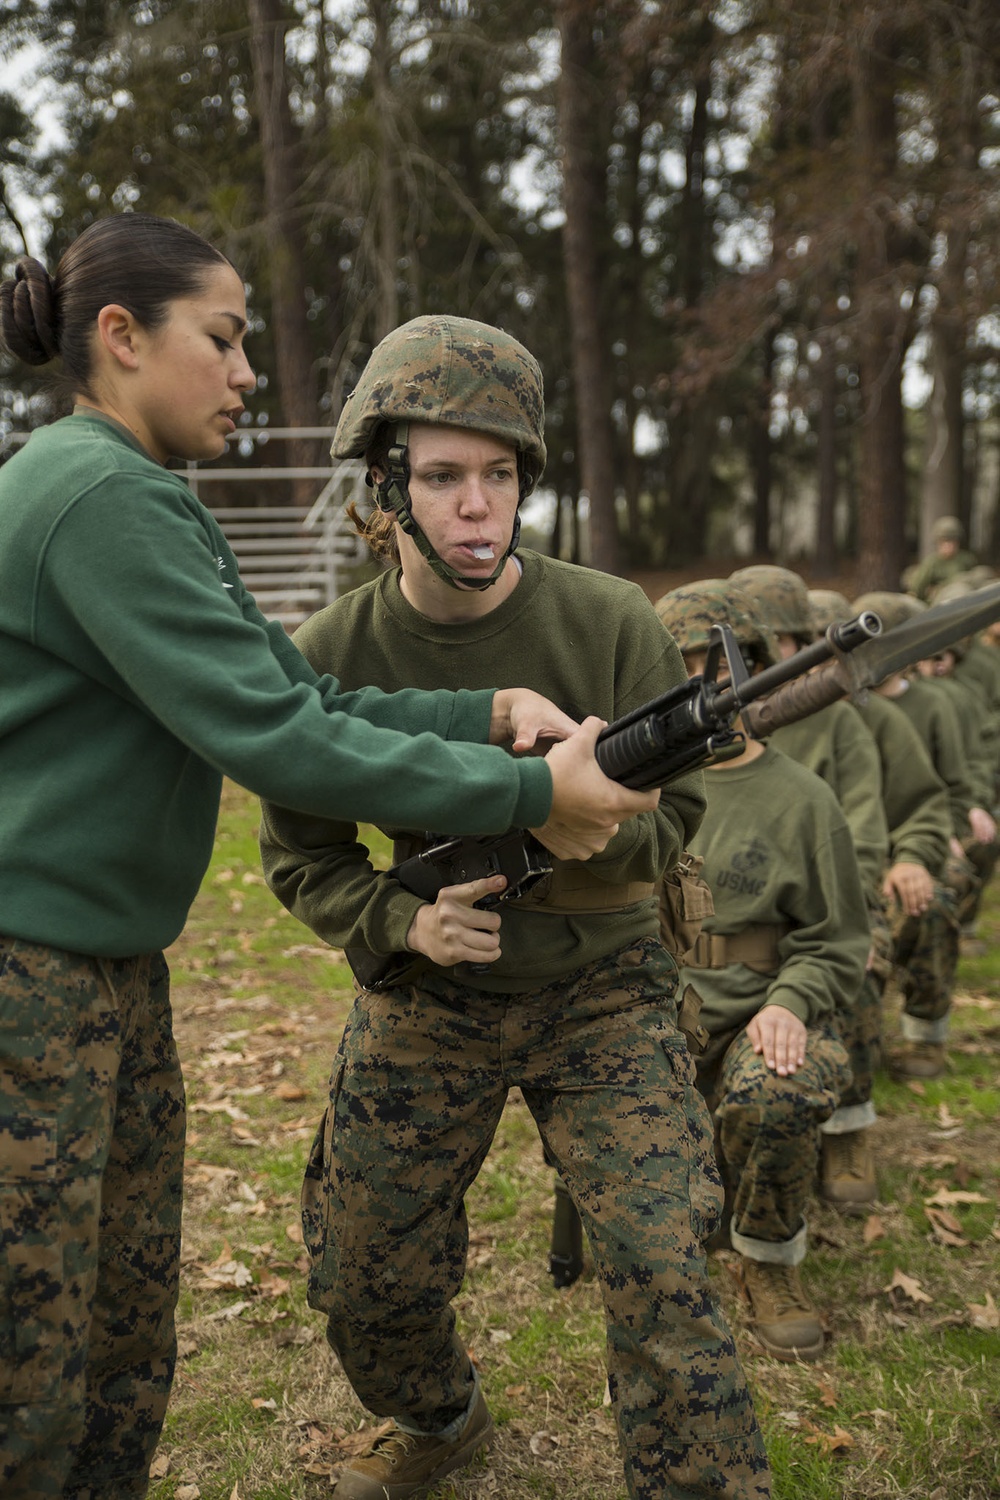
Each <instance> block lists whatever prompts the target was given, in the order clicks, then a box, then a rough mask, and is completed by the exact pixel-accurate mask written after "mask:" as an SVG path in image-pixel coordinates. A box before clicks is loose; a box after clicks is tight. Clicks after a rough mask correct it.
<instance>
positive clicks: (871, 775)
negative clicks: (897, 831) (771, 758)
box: [770, 703, 889, 900]
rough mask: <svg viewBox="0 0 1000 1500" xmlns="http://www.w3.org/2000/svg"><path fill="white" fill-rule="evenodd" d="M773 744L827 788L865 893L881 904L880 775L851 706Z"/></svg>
mask: <svg viewBox="0 0 1000 1500" xmlns="http://www.w3.org/2000/svg"><path fill="white" fill-rule="evenodd" d="M770 743H771V744H772V745H773V746H774V748H775V749H776V750H780V751H781V752H782V754H784V755H789V756H791V758H792V760H797V761H798V762H799V764H800V765H803V766H806V767H807V768H808V770H810V771H813V772H815V774H816V775H817V776H819V777H821V778H822V780H823V781H825V782H826V784H827V786H828V787H829V788H830V790H831V791H832V792H833V794H834V796H835V797H836V799H837V801H838V802H839V803H840V807H841V810H842V811H843V814H844V817H845V818H846V819H847V826H848V827H849V828H850V830H851V838H852V840H853V842H854V852H855V854H856V855H857V860H858V868H859V869H860V871H861V879H862V882H863V884H864V887H865V891H866V892H867V894H868V895H869V897H870V899H872V900H877V892H878V890H879V888H880V886H881V884H882V876H883V874H884V872H885V862H886V857H887V855H888V851H889V830H888V828H887V827H886V821H885V812H884V810H883V807H882V769H881V766H880V764H879V758H878V751H877V750H876V749H875V746H874V744H873V742H872V738H871V735H870V734H869V733H868V730H867V729H866V728H865V726H864V724H862V722H861V720H860V719H859V718H858V716H857V714H856V713H855V712H854V709H853V708H852V707H851V705H850V704H849V703H831V704H830V705H829V707H827V708H823V709H820V711H819V713H815V714H810V715H809V717H808V718H806V719H799V721H798V722H797V723H795V724H786V725H783V726H782V727H781V728H780V729H777V730H775V731H774V733H773V734H772V735H771V738H770Z"/></svg>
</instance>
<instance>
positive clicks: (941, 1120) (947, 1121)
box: [937, 1099, 962, 1130]
mask: <svg viewBox="0 0 1000 1500" xmlns="http://www.w3.org/2000/svg"><path fill="white" fill-rule="evenodd" d="M937 1120H938V1124H939V1125H940V1126H941V1129H942V1130H953V1129H954V1127H955V1126H956V1125H961V1123H962V1122H961V1120H956V1118H955V1116H954V1115H953V1114H952V1112H951V1110H950V1109H949V1108H948V1106H947V1104H945V1102H944V1100H943V1099H942V1100H941V1103H940V1104H939V1105H938V1107H937Z"/></svg>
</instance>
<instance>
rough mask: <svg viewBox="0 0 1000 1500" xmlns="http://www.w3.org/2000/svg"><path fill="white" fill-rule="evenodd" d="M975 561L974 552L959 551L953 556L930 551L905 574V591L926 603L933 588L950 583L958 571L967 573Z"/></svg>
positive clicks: (974, 564)
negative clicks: (941, 555) (944, 555)
mask: <svg viewBox="0 0 1000 1500" xmlns="http://www.w3.org/2000/svg"><path fill="white" fill-rule="evenodd" d="M977 561H978V559H977V557H976V554H975V553H974V552H965V551H960V552H956V553H955V555H954V557H939V556H938V554H937V552H931V553H929V554H928V555H927V556H926V557H925V558H923V559H922V560H921V561H920V562H918V563H917V565H916V567H914V568H913V569H912V571H911V572H910V573H908V574H907V592H908V593H911V594H915V595H916V597H917V598H918V599H923V600H924V602H925V603H926V602H927V601H928V600H929V599H930V597H931V595H932V594H933V593H934V590H935V589H939V588H940V587H941V585H942V584H944V583H950V582H951V580H952V579H953V578H957V577H958V575H959V573H967V572H968V571H969V569H970V568H974V567H975V566H976V563H977Z"/></svg>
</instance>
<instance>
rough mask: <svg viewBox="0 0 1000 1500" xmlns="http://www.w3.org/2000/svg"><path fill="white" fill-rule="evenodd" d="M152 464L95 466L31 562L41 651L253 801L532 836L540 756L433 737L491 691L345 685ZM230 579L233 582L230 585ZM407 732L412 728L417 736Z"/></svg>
mask: <svg viewBox="0 0 1000 1500" xmlns="http://www.w3.org/2000/svg"><path fill="white" fill-rule="evenodd" d="M180 488H181V486H180V485H179V483H178V481H176V480H175V479H173V478H172V477H171V476H170V475H169V474H167V473H166V472H165V473H164V475H163V477H162V479H160V478H158V477H157V478H148V477H147V475H146V474H145V472H143V474H142V477H141V480H140V479H139V478H138V477H137V476H136V475H135V474H132V473H129V472H128V471H121V472H119V473H116V474H113V475H111V476H109V475H107V474H102V475H101V476H100V477H99V480H98V481H96V482H95V485H94V486H93V487H92V488H91V489H89V490H86V491H84V492H83V493H82V494H80V495H78V496H77V497H76V498H75V500H74V503H73V504H72V505H70V506H69V507H67V509H66V510H65V511H64V512H63V514H62V516H61V517H60V520H59V522H58V524H57V525H56V526H54V527H53V529H52V532H51V534H50V536H49V538H48V540H47V544H46V546H45V548H44V550H43V553H42V556H41V558H40V560H39V566H38V572H37V577H36V582H35V601H34V608H33V628H34V629H35V631H36V635H37V643H38V644H40V645H44V646H45V648H46V649H47V650H50V651H52V652H54V653H55V654H57V655H63V656H64V657H65V658H66V659H67V660H70V661H71V662H72V664H73V665H74V666H76V667H77V668H78V669H79V670H80V671H82V672H84V673H86V674H87V675H88V676H90V677H93V678H95V679H96V680H98V681H100V682H103V683H104V684H105V686H107V687H108V688H109V689H110V690H111V691H114V692H116V693H118V694H120V695H121V696H122V697H124V698H126V699H129V700H131V701H132V702H134V703H135V705H136V706H137V707H140V708H141V709H142V710H143V711H144V712H146V713H148V714H149V715H150V716H151V717H152V718H154V719H156V720H157V721H159V722H160V723H161V724H162V725H163V726H164V727H165V728H166V729H167V730H168V731H169V732H170V733H171V734H172V735H173V736H175V737H176V739H177V740H179V741H180V742H181V743H182V744H184V745H186V746H188V747H189V749H191V750H192V751H194V752H195V753H196V754H197V755H199V756H201V757H202V759H204V760H205V761H206V762H208V763H209V764H210V765H212V766H214V767H215V768H216V769H217V770H219V771H220V772H222V773H223V774H225V775H227V776H230V777H231V778H232V779H233V780H234V781H237V782H239V783H240V784H241V785H243V786H245V787H247V788H249V789H250V790H251V791H253V792H255V793H257V795H258V796H262V797H265V798H268V799H271V800H274V801H279V802H282V803H284V804H286V805H288V806H291V807H293V808H297V809H299V810H301V811H305V812H313V813H316V814H319V815H320V816H334V817H337V816H339V817H345V816H347V817H352V818H354V817H358V818H360V819H362V820H365V821H368V820H371V821H388V822H392V823H395V824H397V825H398V826H400V827H404V828H425V827H435V826H439V825H441V824H447V826H449V827H451V828H453V829H454V831H455V832H456V833H459V832H467V833H492V832H499V831H501V830H503V829H505V828H508V827H510V826H511V825H512V824H523V825H525V826H537V825H538V824H539V823H542V822H544V821H545V818H546V817H547V815H548V810H549V808H550V806H551V795H552V792H551V777H550V775H549V772H548V769H547V767H546V766H545V763H544V761H542V760H540V759H536V758H530V759H525V760H514V759H512V758H511V757H510V756H508V755H507V754H506V753H505V752H504V751H502V750H500V749H498V748H494V747H490V746H487V745H483V744H467V743H446V742H445V740H444V735H446V734H449V735H455V733H456V731H458V732H462V731H463V729H465V728H468V727H476V728H477V729H479V730H481V729H482V728H483V726H484V724H488V712H485V713H484V709H485V705H486V698H487V696H488V695H474V694H469V695H467V701H466V702H464V703H463V702H462V701H461V700H459V701H456V697H455V695H453V694H449V693H443V694H431V695H428V697H429V698H430V700H431V701H430V702H421V699H422V697H423V695H419V694H413V693H399V694H388V695H387V694H383V693H379V692H378V691H377V690H375V689H371V688H365V689H361V690H359V691H357V692H353V693H341V692H340V691H339V688H338V685H337V683H336V681H335V679H333V678H325V679H321V680H317V678H316V675H315V673H313V672H312V669H311V668H308V667H307V666H306V665H305V664H302V665H300V663H299V660H298V653H297V652H295V648H294V646H292V645H291V643H288V645H287V646H286V645H284V644H282V643H281V641H280V638H279V637H277V635H276V634H275V632H274V631H273V630H272V629H270V628H269V627H268V626H267V623H266V622H263V623H262V621H261V617H260V616H259V611H257V610H256V606H255V605H253V606H251V605H250V604H249V603H248V598H249V596H247V595H246V591H245V590H243V588H242V585H241V584H239V581H238V577H237V576H236V575H235V574H234V575H233V577H232V578H231V579H227V578H226V577H225V576H224V575H225V573H226V570H227V567H228V566H229V565H230V563H231V554H230V553H228V549H226V551H225V552H222V553H219V552H218V551H217V548H216V545H215V544H216V536H215V534H214V532H213V529H212V527H211V525H209V524H206V521H205V520H204V519H203V518H202V516H201V515H200V514H199V511H200V507H197V502H194V501H193V500H190V501H189V500H188V499H187V498H186V497H185V496H183V495H181V494H180V493H179V490H180ZM227 584H231V585H232V586H231V587H227V586H226V585H227ZM413 729H417V730H419V731H421V732H420V733H418V734H416V735H414V734H413V733H412V730H413Z"/></svg>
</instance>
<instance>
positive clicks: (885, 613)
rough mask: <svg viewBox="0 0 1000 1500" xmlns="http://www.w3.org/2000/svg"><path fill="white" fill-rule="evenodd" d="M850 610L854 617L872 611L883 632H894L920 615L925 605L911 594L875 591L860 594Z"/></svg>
mask: <svg viewBox="0 0 1000 1500" xmlns="http://www.w3.org/2000/svg"><path fill="white" fill-rule="evenodd" d="M851 608H852V609H853V611H854V613H855V614H856V615H860V614H863V613H864V612H865V610H868V609H870V610H873V611H874V613H875V614H877V615H878V617H879V619H880V620H881V621H882V629H883V630H895V628H896V626H897V625H904V624H905V623H906V621H907V620H912V619H913V617H914V616H915V615H922V614H923V612H924V610H925V609H926V608H927V605H926V604H924V603H923V602H922V601H921V600H920V599H914V597H913V595H912V594H892V593H890V592H889V591H888V590H884V591H883V590H881V589H876V590H874V591H873V592H872V593H870V594H861V595H860V596H859V597H858V598H857V599H855V601H854V603H853V604H852V606H851Z"/></svg>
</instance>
